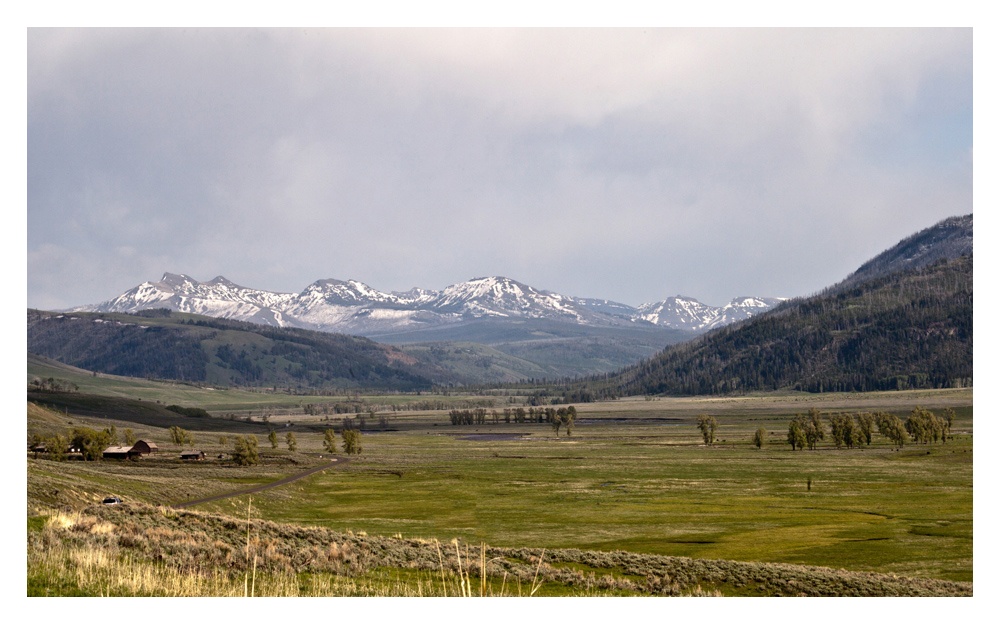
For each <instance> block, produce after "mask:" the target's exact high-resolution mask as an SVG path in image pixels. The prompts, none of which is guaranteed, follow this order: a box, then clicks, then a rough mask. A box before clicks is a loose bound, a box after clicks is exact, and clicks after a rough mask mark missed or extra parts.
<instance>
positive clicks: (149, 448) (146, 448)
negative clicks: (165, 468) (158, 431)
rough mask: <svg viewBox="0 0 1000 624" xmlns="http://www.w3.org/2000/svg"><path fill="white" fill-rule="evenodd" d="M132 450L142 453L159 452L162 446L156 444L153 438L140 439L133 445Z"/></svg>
mask: <svg viewBox="0 0 1000 624" xmlns="http://www.w3.org/2000/svg"><path fill="white" fill-rule="evenodd" d="M132 450H133V451H135V452H137V453H139V454H140V455H149V454H150V453H159V452H160V447H158V446H156V442H153V441H151V440H139V441H138V442H136V443H135V444H134V445H132Z"/></svg>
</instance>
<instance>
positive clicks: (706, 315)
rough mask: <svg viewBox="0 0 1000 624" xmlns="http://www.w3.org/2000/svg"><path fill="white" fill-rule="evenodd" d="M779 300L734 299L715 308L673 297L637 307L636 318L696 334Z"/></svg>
mask: <svg viewBox="0 0 1000 624" xmlns="http://www.w3.org/2000/svg"><path fill="white" fill-rule="evenodd" d="M781 301H783V300H782V299H776V298H769V297H737V298H736V299H733V300H732V301H730V302H729V303H727V304H726V305H724V306H722V307H721V308H717V307H715V306H710V305H707V304H704V303H702V302H700V301H698V300H697V299H694V298H692V297H684V296H682V295H677V296H676V297H668V298H667V299H664V300H663V301H659V302H657V303H646V304H643V305H641V306H639V308H638V315H637V317H636V318H638V319H642V320H644V321H647V322H649V323H653V324H654V325H663V326H666V327H676V328H682V329H690V330H692V331H700V330H703V329H711V328H714V327H721V326H723V325H728V324H730V323H735V322H737V321H742V320H746V319H748V318H750V317H752V316H756V315H757V314H760V313H761V312H766V311H768V310H770V309H771V308H773V307H774V306H776V305H778V304H779V303H781Z"/></svg>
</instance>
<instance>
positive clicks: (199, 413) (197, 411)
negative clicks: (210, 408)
mask: <svg viewBox="0 0 1000 624" xmlns="http://www.w3.org/2000/svg"><path fill="white" fill-rule="evenodd" d="M167 409H168V410H170V411H171V412H174V413H177V414H180V415H182V416H190V417H191V418H209V417H210V416H211V415H210V414H209V413H208V412H207V411H205V410H204V409H202V408H200V407H181V406H180V405H168V406H167Z"/></svg>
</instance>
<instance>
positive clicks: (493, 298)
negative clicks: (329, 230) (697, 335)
mask: <svg viewBox="0 0 1000 624" xmlns="http://www.w3.org/2000/svg"><path fill="white" fill-rule="evenodd" d="M780 302H781V299H777V298H766V297H739V298H737V299H733V300H732V301H731V302H730V303H728V304H726V305H725V306H722V307H715V306H710V305H706V304H703V303H701V302H699V301H698V300H696V299H693V298H690V297H681V296H677V297H670V298H668V299H665V300H664V301H660V302H656V303H649V304H644V305H641V306H639V307H638V308H635V307H632V306H629V305H626V304H623V303H616V302H613V301H607V300H602V299H586V298H578V297H570V296H566V295H561V294H558V293H553V292H549V291H542V290H538V289H536V288H533V287H532V286H529V285H526V284H523V283H521V282H518V281H515V280H512V279H509V278H506V277H481V278H475V279H472V280H469V281H467V282H461V283H458V284H454V285H451V286H449V287H447V288H445V289H444V290H442V291H434V290H426V289H421V288H413V289H411V290H409V291H407V292H389V293H386V292H381V291H379V290H376V289H374V288H371V287H370V286H368V285H367V284H365V283H363V282H360V281H357V280H347V281H343V280H337V279H322V280H318V281H316V282H313V283H312V284H310V285H309V286H307V287H306V288H305V289H304V290H303V291H302V292H299V293H276V292H270V291H266V290H257V289H253V288H247V287H244V286H240V285H238V284H235V283H233V282H232V281H230V280H228V279H226V278H225V277H222V276H219V277H216V278H215V279H213V280H210V281H207V282H200V281H197V280H195V279H192V278H191V277H188V276H187V275H178V274H173V273H165V274H164V275H163V277H162V278H161V279H160V280H159V281H157V282H144V283H142V284H139V285H138V286H136V287H135V288H132V289H130V290H128V291H127V292H125V293H123V294H121V295H119V296H118V297H116V298H114V299H111V300H110V301H105V302H103V303H98V304H94V305H85V306H80V307H77V308H74V309H72V310H70V311H72V312H124V313H135V312H138V311H141V310H148V309H154V308H166V309H169V310H173V311H177V312H186V313H191V314H201V315H205V316H213V317H217V318H227V319H234V320H241V321H248V322H251V323H259V324H262V325H270V326H275V327H297V328H301V329H313V330H318V331H326V332H337V333H346V334H354V335H359V336H367V337H375V338H378V337H381V336H389V335H393V336H397V337H399V336H401V335H403V334H408V333H411V332H423V331H426V330H432V329H441V328H448V327H453V326H459V325H464V324H468V323H472V322H476V321H481V320H487V319H489V320H494V321H497V320H529V319H530V320H545V321H555V322H561V323H570V324H574V325H580V326H585V327H593V328H600V327H605V328H615V327H621V328H625V327H642V328H649V327H658V328H665V329H678V330H684V331H691V332H701V331H705V330H707V329H711V328H714V327H721V326H723V325H727V324H729V323H733V322H735V321H739V320H743V319H746V318H750V317H751V316H754V315H756V314H759V313H760V312H763V311H766V310H768V309H770V308H772V307H774V306H775V305H776V304H778V303H780ZM439 339H446V338H442V337H439ZM407 341H409V340H407Z"/></svg>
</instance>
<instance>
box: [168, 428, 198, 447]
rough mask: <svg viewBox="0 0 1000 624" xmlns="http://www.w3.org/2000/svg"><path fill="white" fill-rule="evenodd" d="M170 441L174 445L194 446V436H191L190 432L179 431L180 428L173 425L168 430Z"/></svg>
mask: <svg viewBox="0 0 1000 624" xmlns="http://www.w3.org/2000/svg"><path fill="white" fill-rule="evenodd" d="M170 441H171V442H173V443H174V444H181V445H184V444H188V445H192V444H194V436H192V435H191V432H190V431H187V430H185V429H181V428H180V427H178V426H176V425H174V426H173V427H171V428H170Z"/></svg>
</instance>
